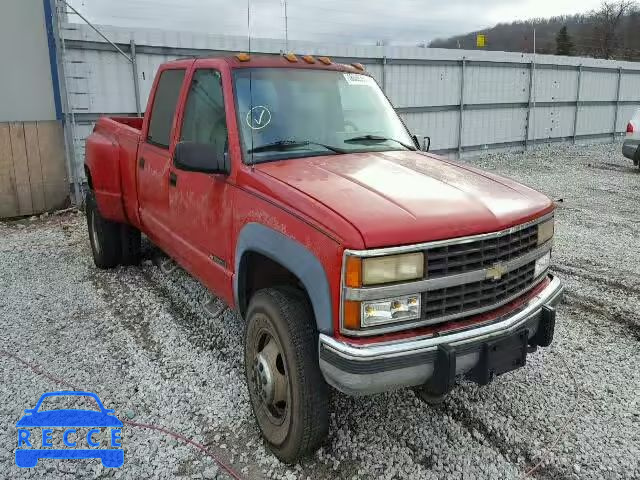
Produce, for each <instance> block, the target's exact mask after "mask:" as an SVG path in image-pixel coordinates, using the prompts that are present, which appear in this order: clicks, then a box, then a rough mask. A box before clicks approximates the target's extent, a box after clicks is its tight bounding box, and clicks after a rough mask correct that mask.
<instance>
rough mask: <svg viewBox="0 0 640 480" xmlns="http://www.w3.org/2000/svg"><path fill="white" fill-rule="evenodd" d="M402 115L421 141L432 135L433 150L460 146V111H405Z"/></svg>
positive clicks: (408, 126)
mask: <svg viewBox="0 0 640 480" xmlns="http://www.w3.org/2000/svg"><path fill="white" fill-rule="evenodd" d="M400 116H401V117H402V119H403V120H404V122H405V124H406V125H407V128H409V130H410V131H411V132H413V133H414V134H416V135H417V136H418V139H419V140H420V142H422V138H423V137H424V136H429V137H431V149H432V150H447V149H451V148H456V147H457V146H458V121H459V119H460V113H459V112H456V111H451V112H424V113H403V114H401V115H400Z"/></svg>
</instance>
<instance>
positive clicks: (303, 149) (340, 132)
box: [234, 68, 415, 163]
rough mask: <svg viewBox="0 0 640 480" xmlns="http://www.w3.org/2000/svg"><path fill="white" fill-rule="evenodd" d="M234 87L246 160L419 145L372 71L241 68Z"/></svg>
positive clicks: (406, 147) (235, 76)
mask: <svg viewBox="0 0 640 480" xmlns="http://www.w3.org/2000/svg"><path fill="white" fill-rule="evenodd" d="M234 87H235V95H236V107H237V112H238V123H239V128H240V134H241V141H242V147H243V148H242V149H243V155H244V161H245V163H261V162H266V161H271V160H278V159H284V158H296V157H308V156H314V155H339V154H342V153H351V152H370V151H387V150H407V149H409V150H412V149H414V148H415V147H414V144H413V140H412V139H411V137H410V135H409V133H408V132H407V129H406V128H405V126H404V125H403V124H402V122H401V121H400V119H399V118H398V116H397V114H396V112H395V111H394V109H393V107H392V106H391V104H390V103H389V101H388V100H387V99H386V97H385V96H384V94H383V93H382V91H381V90H380V88H379V87H378V85H377V84H376V82H375V81H374V80H373V79H372V78H371V77H369V76H367V75H360V74H355V73H345V72H335V71H322V70H320V71H319V70H301V69H292V68H251V69H239V70H236V71H235V73H234Z"/></svg>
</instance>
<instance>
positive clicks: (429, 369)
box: [318, 276, 563, 395]
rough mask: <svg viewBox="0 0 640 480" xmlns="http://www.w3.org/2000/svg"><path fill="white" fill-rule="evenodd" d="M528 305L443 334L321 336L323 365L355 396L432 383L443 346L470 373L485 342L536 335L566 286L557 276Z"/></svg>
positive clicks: (462, 370)
mask: <svg viewBox="0 0 640 480" xmlns="http://www.w3.org/2000/svg"><path fill="white" fill-rule="evenodd" d="M550 279H551V282H550V283H549V285H547V287H545V289H544V290H542V291H541V292H540V293H538V294H537V295H536V296H535V297H533V298H532V299H531V300H529V301H528V302H527V303H526V304H525V305H524V306H522V307H520V308H518V309H517V310H515V311H513V312H510V313H509V314H508V315H505V316H504V317H501V318H499V319H497V320H493V321H492V322H491V323H488V324H483V325H479V326H475V327H473V328H469V329H467V330H462V331H456V332H453V333H450V334H446V335H441V336H430V337H425V338H417V339H416V338H414V339H411V340H402V341H396V342H390V343H379V344H372V345H366V346H358V345H355V344H349V343H346V342H341V341H338V340H335V339H334V338H332V337H329V336H327V335H320V341H319V347H318V348H319V359H320V369H321V370H322V373H323V375H324V377H325V379H326V381H327V382H328V383H329V384H330V385H332V386H333V387H335V388H336V389H338V390H340V391H342V392H344V393H346V394H349V395H368V394H373V393H379V392H383V391H387V390H392V389H395V388H401V387H410V386H416V385H422V384H424V383H426V382H427V381H428V380H429V379H430V378H431V377H432V375H433V374H434V372H435V368H436V353H437V350H438V347H440V346H444V345H449V346H452V347H454V349H455V351H456V374H464V373H467V372H469V371H470V370H471V369H472V368H473V367H474V366H475V365H476V364H477V363H478V361H479V359H480V351H481V349H482V347H483V345H484V344H485V343H486V342H487V341H489V340H491V339H494V338H497V337H501V336H505V335H509V334H512V333H513V334H515V333H516V332H518V331H521V330H522V329H525V328H526V329H527V330H528V331H529V338H531V337H533V336H534V335H535V334H536V332H537V329H538V325H539V323H540V321H541V319H542V307H543V306H549V307H554V306H556V305H557V304H558V303H560V301H561V299H562V293H563V286H562V284H561V283H560V280H559V279H558V278H556V277H551V276H550Z"/></svg>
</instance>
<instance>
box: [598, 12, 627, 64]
mask: <svg viewBox="0 0 640 480" xmlns="http://www.w3.org/2000/svg"><path fill="white" fill-rule="evenodd" d="M635 8H636V3H635V2H634V1H631V0H620V1H617V2H606V1H605V2H602V5H601V6H600V10H597V11H595V12H594V13H593V19H594V29H593V34H594V37H595V41H596V46H595V49H596V51H595V52H593V53H594V56H597V57H601V58H606V59H610V58H612V57H613V56H614V55H615V54H616V52H617V51H618V48H619V47H620V31H619V27H620V24H621V23H622V20H623V19H624V17H625V15H627V14H628V13H630V12H631V11H633V10H634V9H635Z"/></svg>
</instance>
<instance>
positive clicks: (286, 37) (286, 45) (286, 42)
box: [282, 0, 289, 53]
mask: <svg viewBox="0 0 640 480" xmlns="http://www.w3.org/2000/svg"><path fill="white" fill-rule="evenodd" d="M282 4H283V5H284V51H285V53H287V52H289V17H288V16H287V0H282Z"/></svg>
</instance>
